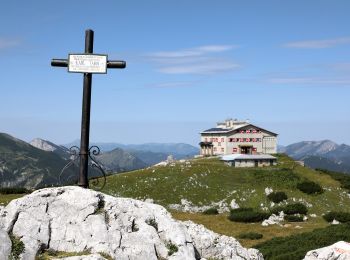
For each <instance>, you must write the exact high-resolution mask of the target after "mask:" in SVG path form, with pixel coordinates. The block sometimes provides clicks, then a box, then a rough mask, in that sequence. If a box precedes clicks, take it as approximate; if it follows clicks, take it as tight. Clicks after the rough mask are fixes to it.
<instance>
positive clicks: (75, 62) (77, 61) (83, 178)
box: [51, 30, 126, 188]
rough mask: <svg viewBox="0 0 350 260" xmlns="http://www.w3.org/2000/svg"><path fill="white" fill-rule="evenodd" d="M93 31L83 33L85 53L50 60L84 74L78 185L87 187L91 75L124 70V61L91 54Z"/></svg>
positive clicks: (53, 64)
mask: <svg viewBox="0 0 350 260" xmlns="http://www.w3.org/2000/svg"><path fill="white" fill-rule="evenodd" d="M93 46H94V31H92V30H86V31H85V53H83V54H69V55H68V59H52V60H51V66H54V67H68V72H75V73H84V84H83V86H84V90H83V107H82V119H81V138H80V152H79V155H80V169H79V181H78V185H79V186H81V187H84V188H88V187H89V181H88V163H89V153H90V152H89V135H90V109H91V80H92V74H94V73H95V74H97V73H98V74H106V73H107V68H110V69H124V68H125V67H126V62H125V61H119V60H116V61H114V60H113V61H112V60H107V55H101V54H93Z"/></svg>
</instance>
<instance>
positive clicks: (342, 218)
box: [323, 211, 350, 223]
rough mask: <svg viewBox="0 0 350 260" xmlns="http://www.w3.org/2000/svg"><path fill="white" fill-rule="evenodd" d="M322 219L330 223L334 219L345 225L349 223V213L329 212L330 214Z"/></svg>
mask: <svg viewBox="0 0 350 260" xmlns="http://www.w3.org/2000/svg"><path fill="white" fill-rule="evenodd" d="M323 218H324V219H325V220H326V221H327V222H332V221H333V219H335V220H338V221H339V222H342V223H345V222H350V213H349V212H339V211H338V212H336V211H331V212H329V213H327V214H326V215H324V216H323Z"/></svg>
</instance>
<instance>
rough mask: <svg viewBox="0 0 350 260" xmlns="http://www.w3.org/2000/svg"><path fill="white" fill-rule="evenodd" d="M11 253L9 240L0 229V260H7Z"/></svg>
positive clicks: (5, 233)
mask: <svg viewBox="0 0 350 260" xmlns="http://www.w3.org/2000/svg"><path fill="white" fill-rule="evenodd" d="M10 253H11V240H10V237H9V235H8V234H7V232H5V231H4V230H1V229H0V259H2V260H7V259H8V256H9V255H10Z"/></svg>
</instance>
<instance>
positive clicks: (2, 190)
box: [0, 187, 30, 194]
mask: <svg viewBox="0 0 350 260" xmlns="http://www.w3.org/2000/svg"><path fill="white" fill-rule="evenodd" d="M29 192H30V191H29V190H27V189H26V188H15V187H9V188H0V194H23V193H29Z"/></svg>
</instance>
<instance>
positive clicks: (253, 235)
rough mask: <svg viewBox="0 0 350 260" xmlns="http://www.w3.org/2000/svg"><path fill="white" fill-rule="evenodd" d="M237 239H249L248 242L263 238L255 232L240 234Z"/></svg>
mask: <svg viewBox="0 0 350 260" xmlns="http://www.w3.org/2000/svg"><path fill="white" fill-rule="evenodd" d="M238 238H241V239H250V240H257V239H261V238H263V235H262V234H260V233H256V232H248V233H241V234H239V236H238Z"/></svg>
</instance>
